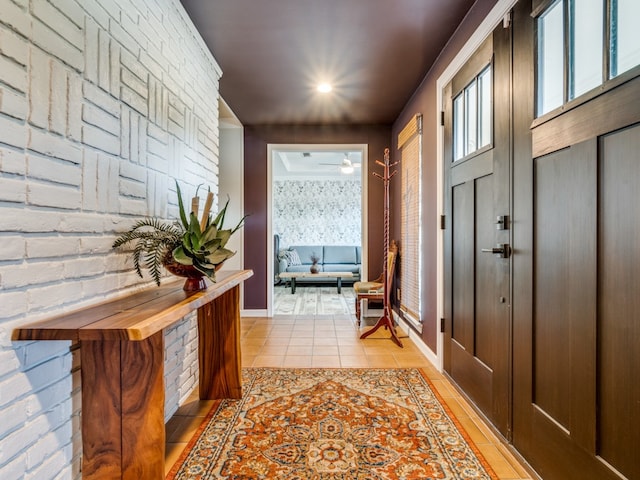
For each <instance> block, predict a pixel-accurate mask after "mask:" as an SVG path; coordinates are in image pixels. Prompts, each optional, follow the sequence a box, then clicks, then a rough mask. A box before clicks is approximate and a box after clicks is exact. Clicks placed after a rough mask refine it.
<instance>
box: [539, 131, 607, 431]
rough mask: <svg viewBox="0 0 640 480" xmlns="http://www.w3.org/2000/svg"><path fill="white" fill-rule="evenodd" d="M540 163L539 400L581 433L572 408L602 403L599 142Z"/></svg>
mask: <svg viewBox="0 0 640 480" xmlns="http://www.w3.org/2000/svg"><path fill="white" fill-rule="evenodd" d="M534 169H535V172H534V174H535V186H536V187H535V230H534V259H535V260H534V292H535V293H534V299H535V303H534V320H533V322H534V331H533V342H534V365H533V369H534V374H533V377H534V405H535V406H536V407H537V408H538V409H539V410H540V411H541V412H544V413H545V414H546V415H548V416H549V417H550V418H551V419H553V420H554V421H555V422H557V423H558V424H559V425H561V426H562V428H563V429H565V430H566V433H567V434H568V435H570V436H574V435H576V432H577V431H579V430H580V429H581V428H583V425H582V422H581V420H579V419H577V418H576V416H575V415H572V413H574V412H579V411H581V410H583V409H584V408H585V406H586V405H587V404H588V405H589V409H590V410H592V409H594V408H595V391H594V390H593V380H594V379H593V371H592V368H589V366H591V367H592V366H593V365H594V362H595V345H594V343H593V342H594V341H595V337H594V333H595V321H596V315H595V307H596V302H595V298H596V283H595V276H596V265H595V248H596V223H595V215H594V213H595V212H596V209H597V205H596V195H595V193H596V174H597V171H596V170H597V164H596V157H595V142H591V141H590V142H586V143H585V144H581V145H577V146H574V147H571V148H568V149H564V150H561V151H559V152H556V153H554V154H550V155H547V156H545V157H541V158H538V159H536V160H535V164H534ZM587 385H591V387H590V388H588V389H587V388H586V386H587ZM592 413H593V412H592ZM580 443H582V442H580Z"/></svg>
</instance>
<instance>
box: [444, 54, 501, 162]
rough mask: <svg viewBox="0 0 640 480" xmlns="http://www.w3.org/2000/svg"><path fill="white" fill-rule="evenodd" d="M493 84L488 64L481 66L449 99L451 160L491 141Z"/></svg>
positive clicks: (461, 156)
mask: <svg viewBox="0 0 640 480" xmlns="http://www.w3.org/2000/svg"><path fill="white" fill-rule="evenodd" d="M492 124H493V86H492V75H491V66H488V67H487V68H485V69H484V70H483V71H482V72H481V73H480V74H479V75H478V76H477V77H475V78H474V79H473V80H472V81H471V82H470V83H469V84H468V85H467V86H466V87H465V88H464V89H463V90H462V92H460V93H459V94H458V95H457V96H456V97H455V98H454V99H453V159H454V161H455V160H460V159H461V158H463V157H465V156H467V155H470V154H472V153H474V152H476V151H478V150H480V149H481V148H483V147H486V146H487V145H490V144H491V138H492Z"/></svg>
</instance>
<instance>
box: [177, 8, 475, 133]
mask: <svg viewBox="0 0 640 480" xmlns="http://www.w3.org/2000/svg"><path fill="white" fill-rule="evenodd" d="M181 1H182V4H183V5H184V7H185V9H186V10H187V12H188V13H189V15H190V16H191V18H192V19H193V22H194V23H195V25H196V27H197V28H198V30H199V31H200V33H201V34H202V37H203V38H204V40H205V42H206V43H207V44H208V45H209V48H210V49H211V51H212V52H213V56H214V57H215V58H216V60H217V61H218V63H219V64H220V66H221V67H222V70H223V76H222V79H221V82H220V92H221V95H222V97H223V98H224V99H225V101H226V102H227V103H228V104H229V106H230V107H231V109H232V110H233V111H234V112H235V114H236V115H237V116H238V118H239V119H240V121H241V122H242V123H243V124H245V125H260V124H307V125H312V124H391V123H392V122H393V121H394V120H395V119H396V117H397V116H398V114H399V113H400V111H401V110H402V107H403V106H404V105H405V103H406V102H407V100H409V98H410V97H411V94H412V93H413V92H414V91H415V89H416V88H417V87H418V85H419V84H420V82H421V80H422V78H423V77H424V75H425V74H426V73H427V71H428V70H429V67H430V66H431V64H432V63H433V62H434V61H435V60H436V58H437V56H438V54H439V52H440V51H441V50H442V48H443V47H444V45H445V44H446V42H447V40H448V39H449V37H450V36H451V35H452V34H453V32H454V31H455V29H456V27H457V25H458V24H459V23H460V21H461V20H462V18H463V17H464V15H465V14H466V13H467V11H468V10H469V8H471V5H472V4H473V3H474V1H475V0H181ZM321 81H329V82H331V83H332V84H333V86H334V90H333V91H332V92H331V93H329V94H325V95H321V94H319V93H317V92H316V91H315V86H316V85H317V83H319V82H321Z"/></svg>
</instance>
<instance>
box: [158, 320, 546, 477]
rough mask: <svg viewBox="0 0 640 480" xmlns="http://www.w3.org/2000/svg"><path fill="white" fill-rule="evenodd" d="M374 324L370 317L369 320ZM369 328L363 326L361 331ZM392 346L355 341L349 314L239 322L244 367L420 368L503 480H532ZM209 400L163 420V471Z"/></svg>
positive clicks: (416, 358)
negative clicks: (164, 433) (165, 441)
mask: <svg viewBox="0 0 640 480" xmlns="http://www.w3.org/2000/svg"><path fill="white" fill-rule="evenodd" d="M370 320H372V321H375V318H374V319H370ZM367 328H369V327H363V330H366V329H367ZM399 334H400V336H401V340H402V342H403V344H404V348H399V347H397V346H396V345H395V344H394V343H393V342H392V341H391V340H389V334H388V333H386V332H385V331H384V329H380V330H379V331H378V332H376V333H375V334H374V335H372V336H371V337H369V338H367V339H365V340H360V338H359V335H360V332H359V331H358V330H357V328H356V326H355V317H354V316H351V315H316V316H301V315H286V316H285V315H282V316H275V317H273V318H266V317H265V318H243V319H242V340H241V344H242V347H241V348H242V365H243V366H244V367H422V368H423V369H425V371H426V372H427V374H428V376H429V378H430V380H431V382H432V383H433V385H434V386H435V388H436V389H437V390H438V392H439V393H440V396H441V397H442V398H443V399H444V401H445V402H446V404H447V405H448V406H449V408H450V409H451V410H452V411H453V412H454V414H455V415H456V417H457V418H458V420H459V421H460V423H461V424H462V425H463V426H464V428H465V429H466V431H467V433H468V434H469V435H470V437H471V438H472V439H473V441H474V442H475V444H476V445H477V446H478V448H479V449H480V451H481V452H482V454H483V455H484V457H485V459H486V460H487V461H488V462H489V464H490V465H491V467H492V468H493V470H494V471H495V472H496V474H497V475H498V477H499V478H500V479H502V480H524V479H531V478H534V477H532V476H531V474H529V473H528V472H527V470H525V468H524V467H523V466H522V465H521V464H519V463H518V461H517V460H516V459H515V458H514V456H513V455H511V453H510V452H509V450H508V449H507V448H506V447H505V446H504V445H503V444H502V443H501V442H500V440H499V439H498V438H497V437H496V436H495V435H494V434H493V433H492V432H491V430H490V429H489V427H487V426H486V425H485V423H484V422H483V421H482V420H481V419H480V418H479V417H478V415H477V414H476V413H475V411H474V410H473V409H472V408H471V407H470V406H469V404H468V403H467V402H466V401H465V399H464V398H463V397H461V396H460V394H459V393H458V392H457V390H456V389H455V388H454V387H453V386H452V385H451V383H450V382H449V381H448V380H447V379H446V378H445V377H444V376H443V375H442V374H440V373H439V372H438V371H437V370H436V369H435V368H434V367H433V366H432V365H431V363H430V362H429V361H428V360H427V359H426V358H425V357H424V356H423V355H422V353H421V352H420V350H419V349H418V348H417V347H416V346H415V344H414V343H413V342H412V341H411V340H410V339H409V338H408V337H405V336H404V335H402V334H401V332H399ZM211 404H212V401H199V400H198V394H197V389H196V391H195V392H194V393H193V394H192V395H191V396H190V397H189V399H188V400H187V401H186V402H185V403H184V405H182V406H181V407H180V408H179V409H178V411H177V412H176V414H175V415H174V416H173V417H172V418H171V419H170V420H169V422H167V425H166V432H167V449H166V462H165V464H166V471H167V472H168V471H169V470H170V469H171V467H172V466H173V464H174V462H175V460H176V459H177V458H178V456H179V455H180V453H181V452H182V450H183V449H184V447H185V446H186V444H187V442H188V441H189V439H190V438H191V436H192V435H193V432H194V431H195V430H196V429H197V428H198V426H199V425H200V424H201V422H202V421H203V417H204V416H205V415H206V414H207V412H208V411H209V408H210V407H211Z"/></svg>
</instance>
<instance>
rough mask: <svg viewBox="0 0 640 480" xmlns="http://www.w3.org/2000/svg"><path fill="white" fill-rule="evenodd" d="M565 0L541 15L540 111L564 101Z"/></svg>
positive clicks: (541, 113)
mask: <svg viewBox="0 0 640 480" xmlns="http://www.w3.org/2000/svg"><path fill="white" fill-rule="evenodd" d="M563 19H564V14H563V10H562V2H556V3H555V4H554V5H553V6H552V7H551V8H550V9H549V10H547V11H546V12H545V13H544V14H543V15H541V16H540V18H539V19H538V115H543V114H545V113H547V112H550V111H551V110H553V109H554V108H556V107H559V106H560V105H562V103H563V101H564V94H563V91H564V58H563V50H564V38H563V31H564V25H563V21H564V20H563Z"/></svg>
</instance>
